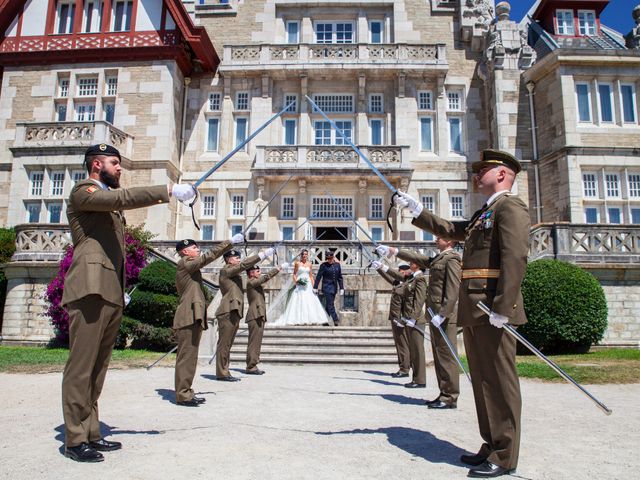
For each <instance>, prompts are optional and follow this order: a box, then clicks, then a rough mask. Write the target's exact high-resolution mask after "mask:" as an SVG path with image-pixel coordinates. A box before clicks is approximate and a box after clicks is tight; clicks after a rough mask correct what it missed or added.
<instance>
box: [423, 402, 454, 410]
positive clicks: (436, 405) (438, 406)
mask: <svg viewBox="0 0 640 480" xmlns="http://www.w3.org/2000/svg"><path fill="white" fill-rule="evenodd" d="M427 406H428V407H429V408H435V409H437V410H445V409H447V408H458V406H457V405H456V404H455V403H444V402H442V401H440V400H437V401H435V402H433V403H428V404H427Z"/></svg>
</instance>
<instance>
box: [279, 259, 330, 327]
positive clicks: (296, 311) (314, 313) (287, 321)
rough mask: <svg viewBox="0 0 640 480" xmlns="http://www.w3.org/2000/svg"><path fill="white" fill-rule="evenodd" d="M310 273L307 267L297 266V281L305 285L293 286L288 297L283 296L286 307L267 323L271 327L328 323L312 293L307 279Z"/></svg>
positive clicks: (309, 281)
mask: <svg viewBox="0 0 640 480" xmlns="http://www.w3.org/2000/svg"><path fill="white" fill-rule="evenodd" d="M310 271H311V269H310V268H309V267H305V266H303V265H300V266H298V271H297V273H296V275H297V277H298V280H306V281H307V284H306V285H295V286H294V287H293V291H292V292H291V294H290V295H287V294H285V296H284V301H286V305H285V308H284V312H283V313H282V315H280V317H279V318H276V320H275V321H274V322H269V323H271V325H272V326H287V325H322V324H325V323H329V317H328V315H327V313H326V312H325V310H324V308H323V307H322V304H321V303H320V300H319V299H318V297H317V296H316V294H315V293H313V285H312V284H311V278H310V277H309V272H310ZM285 288H286V287H285ZM287 297H288V300H287Z"/></svg>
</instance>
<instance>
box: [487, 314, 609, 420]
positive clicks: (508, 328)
mask: <svg viewBox="0 0 640 480" xmlns="http://www.w3.org/2000/svg"><path fill="white" fill-rule="evenodd" d="M476 306H477V307H478V308H479V309H480V310H482V311H483V312H484V313H486V314H487V315H490V314H491V309H489V307H487V306H486V305H485V304H484V303H482V302H478V303H477V305H476ZM502 328H504V329H505V330H506V331H507V333H509V335H511V336H512V337H514V338H515V339H516V340H518V341H519V342H520V343H522V344H523V345H524V346H525V347H527V348H528V349H529V350H531V351H532V352H533V353H534V354H535V355H536V356H537V357H538V358H540V359H541V360H543V361H544V362H545V363H546V364H547V365H549V366H550V367H551V368H553V369H554V370H555V371H556V373H557V374H558V375H560V376H561V377H562V378H564V379H565V380H566V381H567V382H569V383H570V384H571V385H573V386H574V387H576V388H577V389H578V390H580V391H581V392H582V393H583V394H584V395H586V396H587V397H589V399H590V400H591V401H593V402H594V403H595V404H596V405H597V406H598V407H599V408H600V409H601V410H602V411H603V412H604V413H605V414H607V415H611V413H612V411H611V409H609V408H608V407H607V406H606V405H605V404H604V403H602V402H601V401H600V400H598V399H597V398H596V397H594V396H593V395H591V394H590V393H589V392H588V391H587V390H586V389H585V388H584V387H583V386H582V385H580V384H579V383H578V382H576V381H575V380H574V379H573V378H571V376H570V375H569V374H568V373H567V372H565V371H564V370H563V369H562V368H560V367H559V366H558V365H556V363H555V362H554V361H553V360H551V359H550V358H549V357H547V356H545V355H544V354H543V353H542V352H541V351H540V350H538V349H537V348H536V347H535V346H534V345H533V344H532V343H531V342H529V340H527V339H526V338H524V337H523V336H522V334H520V333H519V332H518V331H517V330H516V329H515V328H513V327H512V326H511V325H509V324H508V323H506V324H504V325H503V326H502Z"/></svg>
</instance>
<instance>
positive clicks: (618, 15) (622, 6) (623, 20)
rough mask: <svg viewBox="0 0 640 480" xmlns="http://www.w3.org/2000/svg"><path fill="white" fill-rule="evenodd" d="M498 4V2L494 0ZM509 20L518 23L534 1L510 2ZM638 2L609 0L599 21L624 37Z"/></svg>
mask: <svg viewBox="0 0 640 480" xmlns="http://www.w3.org/2000/svg"><path fill="white" fill-rule="evenodd" d="M496 3H498V0H496ZM509 3H510V4H511V19H512V20H516V21H520V19H522V17H524V16H525V14H526V13H527V11H528V10H529V9H530V8H531V7H532V6H533V4H534V3H535V1H534V0H511V1H510V2H509ZM639 3H640V0H611V1H610V2H609V5H607V6H606V7H605V9H604V10H603V11H602V16H601V21H602V23H603V24H605V25H606V26H607V27H611V28H613V29H614V30H617V31H618V32H620V33H622V34H624V35H626V34H627V33H629V32H630V31H631V29H632V28H633V26H634V23H633V18H632V17H631V10H633V7H635V6H636V5H638V4H639Z"/></svg>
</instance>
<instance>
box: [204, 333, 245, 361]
mask: <svg viewBox="0 0 640 480" xmlns="http://www.w3.org/2000/svg"><path fill="white" fill-rule="evenodd" d="M247 330H249V329H248V328H245V329H244V330H240V331H239V332H238V335H240V334H242V333H244V332H246V331H247ZM216 355H218V349H216V351H215V353H214V354H213V355H212V357H211V358H210V359H209V365H211V364H212V363H213V361H214V360H215V359H216Z"/></svg>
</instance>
